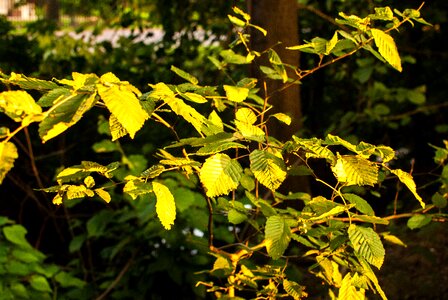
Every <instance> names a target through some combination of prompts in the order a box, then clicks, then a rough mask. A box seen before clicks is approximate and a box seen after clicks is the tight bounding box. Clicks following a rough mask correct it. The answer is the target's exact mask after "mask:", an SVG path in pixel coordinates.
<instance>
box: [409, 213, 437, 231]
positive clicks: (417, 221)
mask: <svg viewBox="0 0 448 300" xmlns="http://www.w3.org/2000/svg"><path fill="white" fill-rule="evenodd" d="M431 221H432V218H431V216H426V215H414V216H412V217H410V218H409V220H408V222H407V225H408V227H409V228H410V229H418V228H422V227H423V226H426V225H428V224H429V223H431Z"/></svg>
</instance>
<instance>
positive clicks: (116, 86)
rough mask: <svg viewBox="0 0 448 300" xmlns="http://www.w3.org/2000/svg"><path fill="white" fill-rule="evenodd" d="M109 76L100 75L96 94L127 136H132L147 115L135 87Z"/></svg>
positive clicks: (140, 126)
mask: <svg viewBox="0 0 448 300" xmlns="http://www.w3.org/2000/svg"><path fill="white" fill-rule="evenodd" d="M109 77H111V73H107V74H105V75H103V76H101V84H97V89H98V94H99V95H100V97H101V99H102V100H103V101H104V103H105V104H106V106H107V108H108V109H109V111H110V112H111V113H112V114H113V115H114V116H115V117H116V118H117V120H118V122H120V124H121V125H123V127H124V128H125V129H126V131H127V132H128V133H129V136H130V137H131V138H134V137H135V134H136V133H137V131H139V130H140V128H142V126H143V123H145V121H146V119H148V118H149V115H148V113H147V112H146V111H145V110H144V109H143V107H142V106H141V104H140V102H139V100H138V98H137V96H138V94H137V95H136V93H137V92H138V90H137V91H136V88H135V87H133V86H132V85H130V84H129V83H126V82H120V81H119V82H116V80H114V78H112V80H111V79H110V78H109ZM117 79H118V78H117ZM110 81H112V82H110Z"/></svg>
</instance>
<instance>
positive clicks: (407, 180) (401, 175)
mask: <svg viewBox="0 0 448 300" xmlns="http://www.w3.org/2000/svg"><path fill="white" fill-rule="evenodd" d="M390 171H391V173H392V174H395V175H396V176H397V177H398V179H399V180H400V181H401V182H402V183H404V184H405V185H406V186H407V187H408V189H409V190H410V191H411V192H412V194H413V195H414V197H415V198H416V199H417V200H418V202H420V205H421V206H422V207H423V208H425V202H423V199H422V197H420V195H419V194H418V193H417V187H416V185H415V182H414V178H413V177H412V175H411V174H409V173H407V172H405V171H403V170H400V169H397V170H390Z"/></svg>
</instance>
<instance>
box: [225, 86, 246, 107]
mask: <svg viewBox="0 0 448 300" xmlns="http://www.w3.org/2000/svg"><path fill="white" fill-rule="evenodd" d="M224 91H225V92H226V97H227V99H229V100H230V101H232V102H237V103H239V102H243V101H244V100H246V98H247V96H249V89H248V88H245V87H239V86H232V85H224Z"/></svg>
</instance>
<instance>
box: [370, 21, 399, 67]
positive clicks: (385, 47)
mask: <svg viewBox="0 0 448 300" xmlns="http://www.w3.org/2000/svg"><path fill="white" fill-rule="evenodd" d="M371 32H372V36H373V39H374V40H375V45H376V46H377V47H378V51H379V52H380V54H381V56H382V57H384V59H385V60H386V61H387V62H388V63H389V64H390V65H391V66H392V67H394V68H395V69H396V70H397V71H399V72H401V71H402V70H403V69H402V67H401V58H400V55H399V54H398V50H397V46H396V45H395V41H394V39H393V38H392V37H391V36H390V35H388V34H387V33H385V32H384V31H382V30H380V29H376V28H372V29H371Z"/></svg>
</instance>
